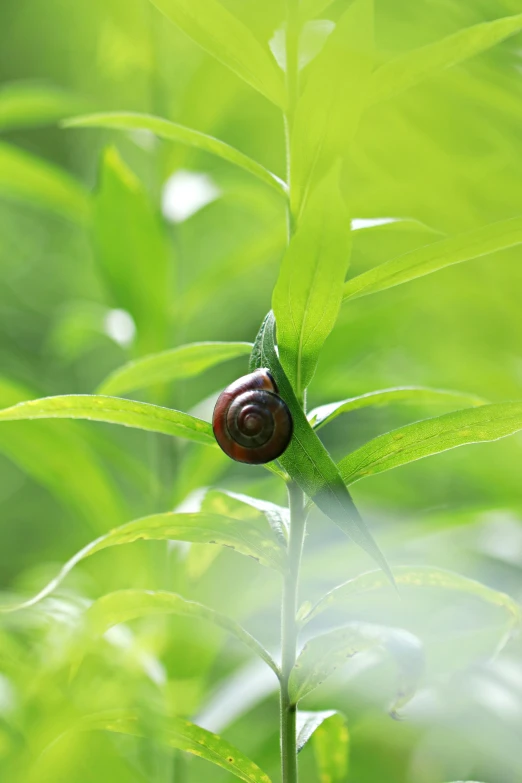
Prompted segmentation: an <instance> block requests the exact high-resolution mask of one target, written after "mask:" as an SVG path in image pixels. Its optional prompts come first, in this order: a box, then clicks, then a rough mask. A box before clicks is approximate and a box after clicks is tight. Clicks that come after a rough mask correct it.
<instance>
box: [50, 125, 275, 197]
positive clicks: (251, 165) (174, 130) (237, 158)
mask: <svg viewBox="0 0 522 783" xmlns="http://www.w3.org/2000/svg"><path fill="white" fill-rule="evenodd" d="M62 126H63V127H65V128H114V129H116V130H146V131H150V132H151V133H154V134H155V135H156V136H158V138H160V139H167V140H169V141H175V142H179V143H180V144H187V145H188V146H189V147H196V149H199V150H203V151H204V152H209V153H210V154H211V155H216V156H217V157H218V158H222V159H223V160H226V161H228V163H232V164H233V165H234V166H238V167H239V168H241V169H244V171H248V172H249V174H253V176H254V177H257V178H258V179H260V180H261V181H262V182H264V183H265V184H266V185H270V187H272V188H274V189H275V190H277V191H278V193H280V194H282V195H284V196H286V193H287V186H286V184H285V182H283V180H282V179H280V178H279V177H277V176H276V175H275V174H272V172H271V171H268V169H265V167H264V166H262V165H261V164H260V163H258V162H257V161H256V160H253V159H252V158H249V157H248V155H245V154H244V153H243V152H240V151H239V150H237V149H236V148H235V147H231V146H230V144H227V143H226V142H224V141H221V140H220V139H216V138H214V137H213V136H209V135H208V134H206V133H202V132H201V131H197V130H194V129H193V128H187V127H186V126H185V125H179V124H178V123H176V122H170V120H165V119H163V117H154V116H153V115H151V114H140V113H138V112H110V113H100V114H86V115H84V116H81V117H71V118H69V119H67V120H66V121H65V122H63V123H62Z"/></svg>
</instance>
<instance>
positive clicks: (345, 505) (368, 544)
mask: <svg viewBox="0 0 522 783" xmlns="http://www.w3.org/2000/svg"><path fill="white" fill-rule="evenodd" d="M250 364H251V368H252V369H256V368H259V367H268V368H269V369H270V371H271V372H272V374H273V376H274V378H275V381H276V384H277V386H278V389H279V393H280V394H281V397H282V398H283V399H284V400H285V402H286V403H287V405H288V407H289V408H290V411H291V413H292V418H293V422H294V432H293V437H292V440H291V442H290V445H289V446H288V448H287V450H286V451H285V452H284V454H283V455H282V457H280V458H279V461H280V463H281V464H282V466H283V467H284V468H285V470H286V471H287V472H288V474H289V475H290V476H291V477H292V479H293V480H294V481H295V482H296V483H297V484H298V485H299V486H300V487H301V489H302V490H303V491H304V492H305V493H306V494H307V495H308V497H310V498H312V500H313V501H314V503H315V504H316V505H317V506H318V508H320V509H321V511H322V512H323V513H324V514H326V516H328V517H330V519H331V520H332V521H333V522H335V524H336V525H338V526H339V527H340V528H341V530H342V531H343V532H344V533H345V534H346V535H348V536H350V537H351V538H352V539H353V540H354V541H355V543H356V544H358V545H359V546H360V547H361V548H362V549H364V551H365V552H367V553H368V554H369V555H370V557H372V558H373V559H374V560H375V562H376V563H377V564H378V565H379V566H380V568H382V569H383V571H384V572H385V573H386V575H387V576H388V578H389V579H390V581H391V582H392V583H393V575H392V573H391V571H390V568H389V566H388V564H387V562H386V559H385V558H384V556H383V554H382V553H381V551H380V549H379V547H378V546H377V544H376V543H375V541H374V539H373V537H372V535H371V533H370V532H369V531H368V529H367V527H366V525H365V523H364V521H363V520H362V519H361V517H360V516H359V512H358V511H357V509H356V507H355V504H354V502H353V500H352V498H351V496H350V494H349V493H348V491H346V487H345V485H344V483H343V480H342V478H341V476H340V474H339V471H338V469H337V467H336V465H335V463H334V462H333V460H332V459H331V457H330V455H329V454H328V452H327V450H326V449H325V447H324V446H323V444H322V443H321V441H320V440H319V438H318V437H317V435H316V433H315V432H314V431H313V429H312V428H311V426H310V424H309V423H308V420H307V418H306V415H305V413H304V411H303V409H302V408H301V406H300V405H299V403H298V401H297V399H296V397H295V394H294V392H293V389H292V386H291V384H290V382H289V380H288V378H287V377H286V375H285V373H284V371H283V368H282V367H281V364H280V362H279V359H278V356H277V353H276V348H275V319H274V314H273V313H272V312H270V313H268V315H267V316H266V318H265V320H264V321H263V324H262V325H261V329H260V330H259V333H258V335H257V337H256V341H255V343H254V348H253V350H252V358H251V362H250Z"/></svg>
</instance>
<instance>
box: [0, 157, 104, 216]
mask: <svg viewBox="0 0 522 783" xmlns="http://www.w3.org/2000/svg"><path fill="white" fill-rule="evenodd" d="M0 198H7V199H10V200H13V201H17V202H21V203H27V204H30V205H31V206H35V207H38V208H39V209H43V210H46V211H48V212H52V213H54V214H56V215H60V216H61V217H65V218H67V219H69V220H72V221H73V222H75V223H80V224H85V223H86V222H87V221H88V219H89V215H90V209H91V204H90V198H89V195H88V193H87V192H86V191H85V190H84V189H83V188H82V186H81V185H80V184H79V183H78V182H76V180H74V179H73V178H72V177H70V176H69V175H68V174H67V173H66V172H65V171H62V170H61V169H59V168H57V167H56V166H53V165H52V164H51V163H47V162H46V161H44V160H42V159H41V158H36V157H35V156H34V155H30V154H29V153H28V152H24V151H22V150H21V149H18V148H17V147H13V146H11V145H10V144H4V143H0Z"/></svg>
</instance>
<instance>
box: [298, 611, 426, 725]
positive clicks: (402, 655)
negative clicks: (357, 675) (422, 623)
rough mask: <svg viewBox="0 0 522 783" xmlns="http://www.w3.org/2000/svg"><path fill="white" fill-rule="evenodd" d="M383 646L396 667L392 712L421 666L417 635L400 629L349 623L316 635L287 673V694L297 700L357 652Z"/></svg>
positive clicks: (405, 696)
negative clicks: (288, 683) (394, 697)
mask: <svg viewBox="0 0 522 783" xmlns="http://www.w3.org/2000/svg"><path fill="white" fill-rule="evenodd" d="M372 647H382V648H384V649H385V650H386V651H387V652H388V653H389V654H390V655H391V656H392V657H393V658H394V659H395V662H396V664H397V666H398V668H399V674H400V678H399V689H398V693H397V699H396V701H395V703H394V705H393V707H392V712H394V711H395V710H396V709H397V708H398V707H401V706H404V705H405V704H406V703H407V702H408V701H409V700H410V699H411V698H412V697H413V695H414V693H415V691H416V689H417V687H418V683H419V680H420V678H421V676H422V672H423V668H424V655H423V650H422V645H421V642H420V641H419V639H417V637H416V636H414V635H413V634H411V633H409V632H408V631H403V630H401V629H399V628H387V627H385V626H381V625H371V624H369V623H350V624H349V625H346V626H345V627H344V628H337V629H335V630H334V631H329V632H328V633H324V634H321V635H319V636H315V637H314V638H312V639H310V640H309V641H308V642H307V643H306V645H305V646H304V648H303V650H302V652H301V653H300V655H299V657H298V659H297V663H296V665H295V667H294V669H293V670H292V673H291V675H290V697H291V699H292V700H293V701H294V702H296V703H297V702H298V701H299V700H300V699H302V698H303V697H304V696H306V695H307V694H308V693H310V692H311V691H313V690H314V689H315V688H317V687H318V686H319V685H321V684H322V683H323V682H324V681H325V680H327V679H328V677H330V676H331V675H332V674H333V673H334V672H335V671H336V670H337V669H338V668H339V667H340V666H342V665H343V664H345V663H346V659H347V658H351V657H352V656H353V655H356V653H359V652H363V651H364V650H369V649H370V648H372Z"/></svg>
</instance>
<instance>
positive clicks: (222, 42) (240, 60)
mask: <svg viewBox="0 0 522 783" xmlns="http://www.w3.org/2000/svg"><path fill="white" fill-rule="evenodd" d="M150 2H152V4H153V5H155V6H156V8H158V10H159V11H161V13H162V14H164V15H165V16H166V17H167V19H170V21H171V22H174V24H176V25H177V26H178V27H180V28H181V29H182V30H183V32H184V33H186V35H188V36H189V37H190V38H192V39H193V40H194V41H195V42H196V43H197V44H198V45H199V46H201V48H202V49H205V51H207V52H208V53H209V54H211V55H212V56H213V57H215V58H216V59H217V60H220V61H221V62H222V63H223V64H224V65H226V66H228V67H229V68H230V69H231V70H232V71H234V73H236V74H237V75H238V76H239V77H240V78H241V79H243V80H244V81H245V82H247V84H250V86H251V87H253V88H254V89H255V90H258V91H259V92H260V93H261V94H262V95H264V96H265V97H267V98H268V99H269V100H271V101H272V102H273V103H275V104H276V105H277V106H281V107H282V106H284V104H285V90H284V82H283V77H282V74H281V72H280V71H279V69H278V68H277V65H276V64H275V61H274V60H273V59H272V58H271V56H270V54H269V53H268V51H267V50H266V49H265V48H264V47H263V46H262V45H261V44H260V43H259V41H258V40H257V38H256V37H255V36H254V35H253V33H252V32H251V31H250V29H249V28H248V27H246V26H245V25H244V24H243V23H242V22H241V21H240V20H239V19H238V18H237V17H235V16H233V14H231V13H230V11H228V10H227V9H226V8H225V7H224V6H223V5H221V3H219V2H217V0H150Z"/></svg>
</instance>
